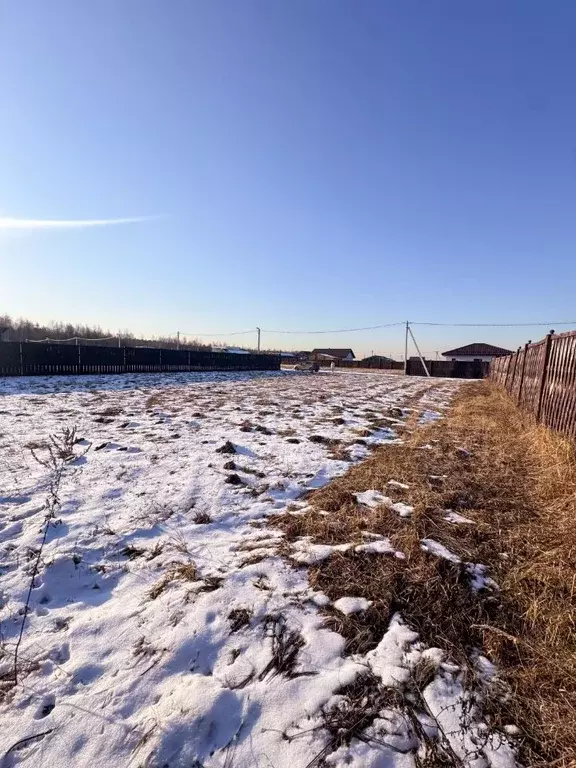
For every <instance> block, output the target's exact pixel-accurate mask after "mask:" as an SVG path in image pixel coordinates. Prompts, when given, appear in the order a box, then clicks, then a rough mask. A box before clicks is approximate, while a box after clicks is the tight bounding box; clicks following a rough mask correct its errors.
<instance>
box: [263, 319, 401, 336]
mask: <svg viewBox="0 0 576 768" xmlns="http://www.w3.org/2000/svg"><path fill="white" fill-rule="evenodd" d="M395 325H404V322H399V323H383V324H382V325H367V326H365V327H364V328H339V329H337V330H335V331H271V330H270V329H269V328H262V332H263V333H289V334H293V335H296V334H298V335H305V334H308V333H310V334H313V333H352V332H354V331H373V330H376V329H377V328H392V327H393V326H395Z"/></svg>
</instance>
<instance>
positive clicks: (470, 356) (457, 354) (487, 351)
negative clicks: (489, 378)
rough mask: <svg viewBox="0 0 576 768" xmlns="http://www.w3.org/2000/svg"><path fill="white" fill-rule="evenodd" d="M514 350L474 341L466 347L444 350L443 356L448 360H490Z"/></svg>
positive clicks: (509, 353)
mask: <svg viewBox="0 0 576 768" xmlns="http://www.w3.org/2000/svg"><path fill="white" fill-rule="evenodd" d="M511 354H512V351H511V350H509V349H504V348H503V347H495V346H493V345H492V344H484V343H478V342H476V343H474V344H466V345H465V346H464V347H458V348H457V349H450V350H448V352H442V357H445V358H446V359H447V360H477V361H479V360H481V361H483V362H488V363H489V362H490V361H491V360H492V359H493V358H495V357H502V356H503V355H511Z"/></svg>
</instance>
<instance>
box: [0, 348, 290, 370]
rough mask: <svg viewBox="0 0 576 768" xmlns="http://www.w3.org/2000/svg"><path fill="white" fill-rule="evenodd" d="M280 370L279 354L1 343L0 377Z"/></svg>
mask: <svg viewBox="0 0 576 768" xmlns="http://www.w3.org/2000/svg"><path fill="white" fill-rule="evenodd" d="M279 370H280V356H279V355H263V354H262V355H252V354H248V355H235V354H232V353H225V352H208V351H206V352H204V351H198V352H194V351H192V350H188V349H157V348H150V347H96V346H84V345H79V346H69V345H65V344H38V343H33V342H28V343H27V342H18V341H2V342H0V376H50V375H62V374H64V375H67V376H68V375H75V374H89V373H158V372H175V371H279Z"/></svg>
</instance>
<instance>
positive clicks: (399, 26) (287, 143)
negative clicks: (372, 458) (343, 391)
mask: <svg viewBox="0 0 576 768" xmlns="http://www.w3.org/2000/svg"><path fill="white" fill-rule="evenodd" d="M575 39H576V4H575V3H574V2H572V0H565V1H562V0H555V2H552V3H543V2H542V1H541V0H537V2H536V1H534V0H506V2H502V1H501V0H482V2H479V1H476V2H462V0H434V2H429V1H428V0H418V1H417V2H416V1H415V0H258V1H256V0H202V1H200V0H170V2H161V0H154V1H152V0H123V2H117V0H99V2H97V3H96V2H77V0H68V1H65V0H51V2H49V3H47V2H44V0H42V1H41V0H28V1H27V2H19V0H4V1H3V3H2V4H1V8H0V92H1V93H2V117H1V120H0V218H1V217H4V225H2V222H1V221H0V276H1V280H0V314H1V313H4V312H6V313H8V314H13V315H17V316H20V315H22V316H27V317H31V318H33V319H36V320H39V321H45V320H50V319H54V320H70V321H82V322H88V323H100V324H101V325H102V326H104V327H109V328H111V329H116V328H129V329H132V330H134V331H135V332H138V333H157V334H160V333H169V332H175V331H176V330H181V331H199V332H207V333H208V332H210V333H212V332H227V331H231V330H242V329H245V328H246V329H247V328H253V327H254V326H256V325H260V326H261V327H262V328H267V329H318V328H321V329H324V328H325V329H329V328H347V327H356V326H366V325H374V324H378V323H385V322H393V321H396V320H404V319H411V320H431V321H437V322H495V321H505V322H510V323H512V322H524V321H531V320H537V319H542V320H549V319H550V320H562V319H566V320H572V319H574V316H575V315H576V306H575V301H574V296H575V295H576V290H575V289H576V258H575V246H576V47H575V46H574V40H575ZM148 216H150V217H158V218H152V219H150V220H145V221H139V222H134V223H123V224H120V223H118V224H110V225H107V226H104V225H102V226H94V227H89V228H88V227H77V228H71V227H68V228H63V227H55V228H52V229H43V228H34V229H31V228H30V227H27V228H25V229H14V228H13V225H14V222H13V221H12V222H10V221H7V220H9V219H27V220H41V219H46V220H65V221H70V220H84V221H85V220H91V219H97V220H103V219H118V218H132V217H136V218H140V217H148ZM10 223H11V224H12V228H9V226H8V225H9V224H10ZM546 330H547V329H545V328H542V329H524V328H521V329H501V330H498V329H469V328H460V329H450V328H421V329H419V331H418V333H419V337H420V338H421V341H422V346H423V347H424V349H425V350H426V351H427V352H429V353H433V352H434V351H436V350H442V349H447V348H449V347H451V346H454V345H456V344H457V343H460V342H462V343H466V342H468V341H474V340H476V341H491V342H493V343H500V344H502V345H505V346H508V345H511V346H517V345H518V344H520V343H522V342H524V341H525V340H526V339H527V338H528V337H530V338H534V339H536V338H539V337H540V336H542V335H543V334H544V332H545V331H546ZM558 330H564V329H558ZM248 338H249V337H247V339H248ZM235 340H236V341H241V340H242V339H241V337H240V338H237V339H235ZM263 340H264V342H265V344H267V345H268V344H269V345H274V346H276V345H279V344H282V346H284V347H285V348H309V347H311V346H329V345H330V346H352V347H353V348H354V349H355V351H356V353H357V354H359V353H363V352H369V351H371V350H375V351H379V352H381V353H387V352H391V353H394V354H399V353H400V352H401V351H402V348H403V342H402V333H401V332H399V331H398V330H397V329H391V330H381V331H373V332H363V333H355V334H341V335H333V336H329V335H326V336H294V337H290V336H287V337H279V336H275V335H273V334H265V335H264V339H263ZM230 341H234V339H232V338H230Z"/></svg>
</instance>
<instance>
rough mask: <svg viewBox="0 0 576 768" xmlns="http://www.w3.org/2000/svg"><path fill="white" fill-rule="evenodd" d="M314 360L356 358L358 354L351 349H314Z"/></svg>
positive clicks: (312, 356) (312, 355)
mask: <svg viewBox="0 0 576 768" xmlns="http://www.w3.org/2000/svg"><path fill="white" fill-rule="evenodd" d="M310 357H311V359H312V360H355V359H356V355H355V354H354V352H353V351H352V350H351V349H313V350H312V353H311V355H310Z"/></svg>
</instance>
